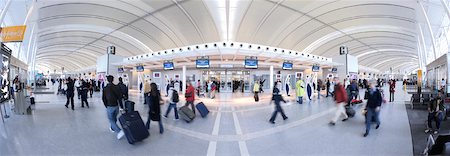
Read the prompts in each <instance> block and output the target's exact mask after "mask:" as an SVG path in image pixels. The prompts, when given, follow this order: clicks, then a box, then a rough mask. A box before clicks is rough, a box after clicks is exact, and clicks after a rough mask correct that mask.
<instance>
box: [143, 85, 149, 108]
mask: <svg viewBox="0 0 450 156" xmlns="http://www.w3.org/2000/svg"><path fill="white" fill-rule="evenodd" d="M143 91H144V99H145V98H147V96H148V95H149V93H150V91H151V88H150V83H149V82H148V80H147V81H146V82H145V83H144V90H143ZM144 104H148V103H147V100H144Z"/></svg>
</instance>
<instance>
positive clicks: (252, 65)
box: [244, 59, 258, 69]
mask: <svg viewBox="0 0 450 156" xmlns="http://www.w3.org/2000/svg"><path fill="white" fill-rule="evenodd" d="M244 63H245V68H247V69H258V60H256V59H245V62H244Z"/></svg>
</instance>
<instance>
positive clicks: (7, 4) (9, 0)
mask: <svg viewBox="0 0 450 156" xmlns="http://www.w3.org/2000/svg"><path fill="white" fill-rule="evenodd" d="M11 1H12V0H7V1H6V5H5V7H3V10H2V12H1V13H0V24H1V23H3V19H5V16H6V12H8V9H9V6H10V5H11Z"/></svg>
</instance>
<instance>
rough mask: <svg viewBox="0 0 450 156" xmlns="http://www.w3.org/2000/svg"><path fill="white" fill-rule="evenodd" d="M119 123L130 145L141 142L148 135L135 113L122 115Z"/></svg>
mask: <svg viewBox="0 0 450 156" xmlns="http://www.w3.org/2000/svg"><path fill="white" fill-rule="evenodd" d="M119 122H120V124H121V125H122V130H123V132H124V133H125V137H127V140H128V143H130V144H134V143H135V142H138V141H142V140H144V139H145V138H147V137H148V136H149V135H150V133H149V132H148V130H147V127H145V125H144V122H143V121H142V118H141V115H139V112H137V111H133V112H129V113H125V114H122V115H121V116H120V117H119Z"/></svg>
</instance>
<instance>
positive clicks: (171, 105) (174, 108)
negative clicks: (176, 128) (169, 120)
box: [164, 103, 178, 119]
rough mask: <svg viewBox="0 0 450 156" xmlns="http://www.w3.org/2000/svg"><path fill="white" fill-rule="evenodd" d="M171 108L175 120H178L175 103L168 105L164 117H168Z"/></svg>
mask: <svg viewBox="0 0 450 156" xmlns="http://www.w3.org/2000/svg"><path fill="white" fill-rule="evenodd" d="M172 108H173V111H174V113H175V119H178V110H177V104H176V103H170V104H169V107H167V111H166V114H165V115H164V116H165V117H167V115H169V112H170V110H172Z"/></svg>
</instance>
